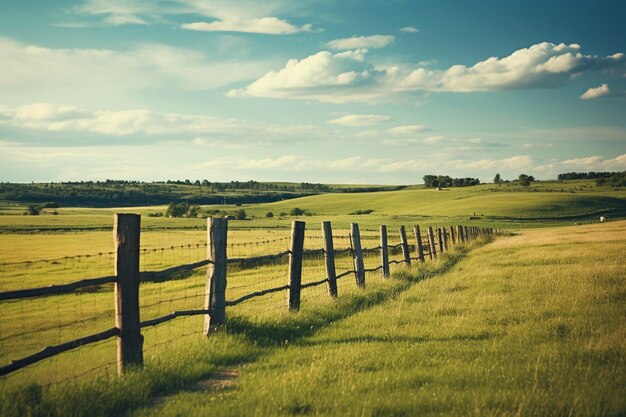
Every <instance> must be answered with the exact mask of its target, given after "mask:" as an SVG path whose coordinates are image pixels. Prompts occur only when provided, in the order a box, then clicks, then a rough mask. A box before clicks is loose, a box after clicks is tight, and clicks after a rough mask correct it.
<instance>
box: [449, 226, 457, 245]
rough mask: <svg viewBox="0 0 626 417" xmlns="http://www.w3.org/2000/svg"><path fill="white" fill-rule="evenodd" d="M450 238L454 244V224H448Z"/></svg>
mask: <svg viewBox="0 0 626 417" xmlns="http://www.w3.org/2000/svg"><path fill="white" fill-rule="evenodd" d="M450 240H451V241H452V244H453V245H456V233H454V226H450Z"/></svg>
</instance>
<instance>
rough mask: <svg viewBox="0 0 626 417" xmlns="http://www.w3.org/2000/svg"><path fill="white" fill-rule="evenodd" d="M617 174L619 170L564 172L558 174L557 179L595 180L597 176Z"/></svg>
mask: <svg viewBox="0 0 626 417" xmlns="http://www.w3.org/2000/svg"><path fill="white" fill-rule="evenodd" d="M614 174H619V172H593V171H591V172H566V173H564V174H559V175H558V176H557V179H558V180H560V181H563V180H595V179H597V178H609V177H611V175H614Z"/></svg>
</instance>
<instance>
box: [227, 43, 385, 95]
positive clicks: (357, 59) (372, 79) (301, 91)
mask: <svg viewBox="0 0 626 417" xmlns="http://www.w3.org/2000/svg"><path fill="white" fill-rule="evenodd" d="M366 52H367V51H366V50H362V49H358V50H355V51H345V52H340V53H337V54H332V53H330V52H327V51H322V52H318V53H316V54H315V55H311V56H309V57H307V58H304V59H302V60H298V59H290V60H289V61H288V62H287V65H286V66H285V67H284V68H283V69H281V70H280V71H270V72H268V73H267V74H265V75H264V76H263V77H261V78H259V79H258V80H256V81H255V82H253V83H252V84H250V85H248V86H247V87H245V88H242V89H238V90H231V91H230V92H229V93H228V95H229V96H231V97H236V96H250V97H273V98H298V99H315V100H319V101H322V102H331V103H345V102H350V101H357V102H359V101H369V100H371V99H372V98H376V97H378V96H380V94H381V93H382V92H377V91H373V89H372V87H373V86H376V85H377V84H379V83H380V82H379V81H378V79H379V78H380V77H383V76H385V75H386V72H385V71H378V70H376V69H375V68H374V67H373V66H372V65H371V64H368V63H366V62H365V54H366Z"/></svg>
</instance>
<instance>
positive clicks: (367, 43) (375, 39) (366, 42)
mask: <svg viewBox="0 0 626 417" xmlns="http://www.w3.org/2000/svg"><path fill="white" fill-rule="evenodd" d="M394 39H395V37H394V36H392V35H372V36H353V37H351V38H343V39H334V40H332V41H329V42H328V43H327V44H326V45H328V47H329V48H332V49H337V50H340V51H343V50H348V49H376V48H384V47H385V46H387V45H389V44H390V43H392V42H393V41H394Z"/></svg>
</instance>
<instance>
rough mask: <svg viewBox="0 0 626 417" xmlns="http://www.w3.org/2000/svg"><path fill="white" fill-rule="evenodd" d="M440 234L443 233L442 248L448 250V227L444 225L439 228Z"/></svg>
mask: <svg viewBox="0 0 626 417" xmlns="http://www.w3.org/2000/svg"><path fill="white" fill-rule="evenodd" d="M441 234H442V235H443V248H444V250H445V251H446V252H447V251H448V249H449V248H448V229H447V228H446V227H442V228H441Z"/></svg>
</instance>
